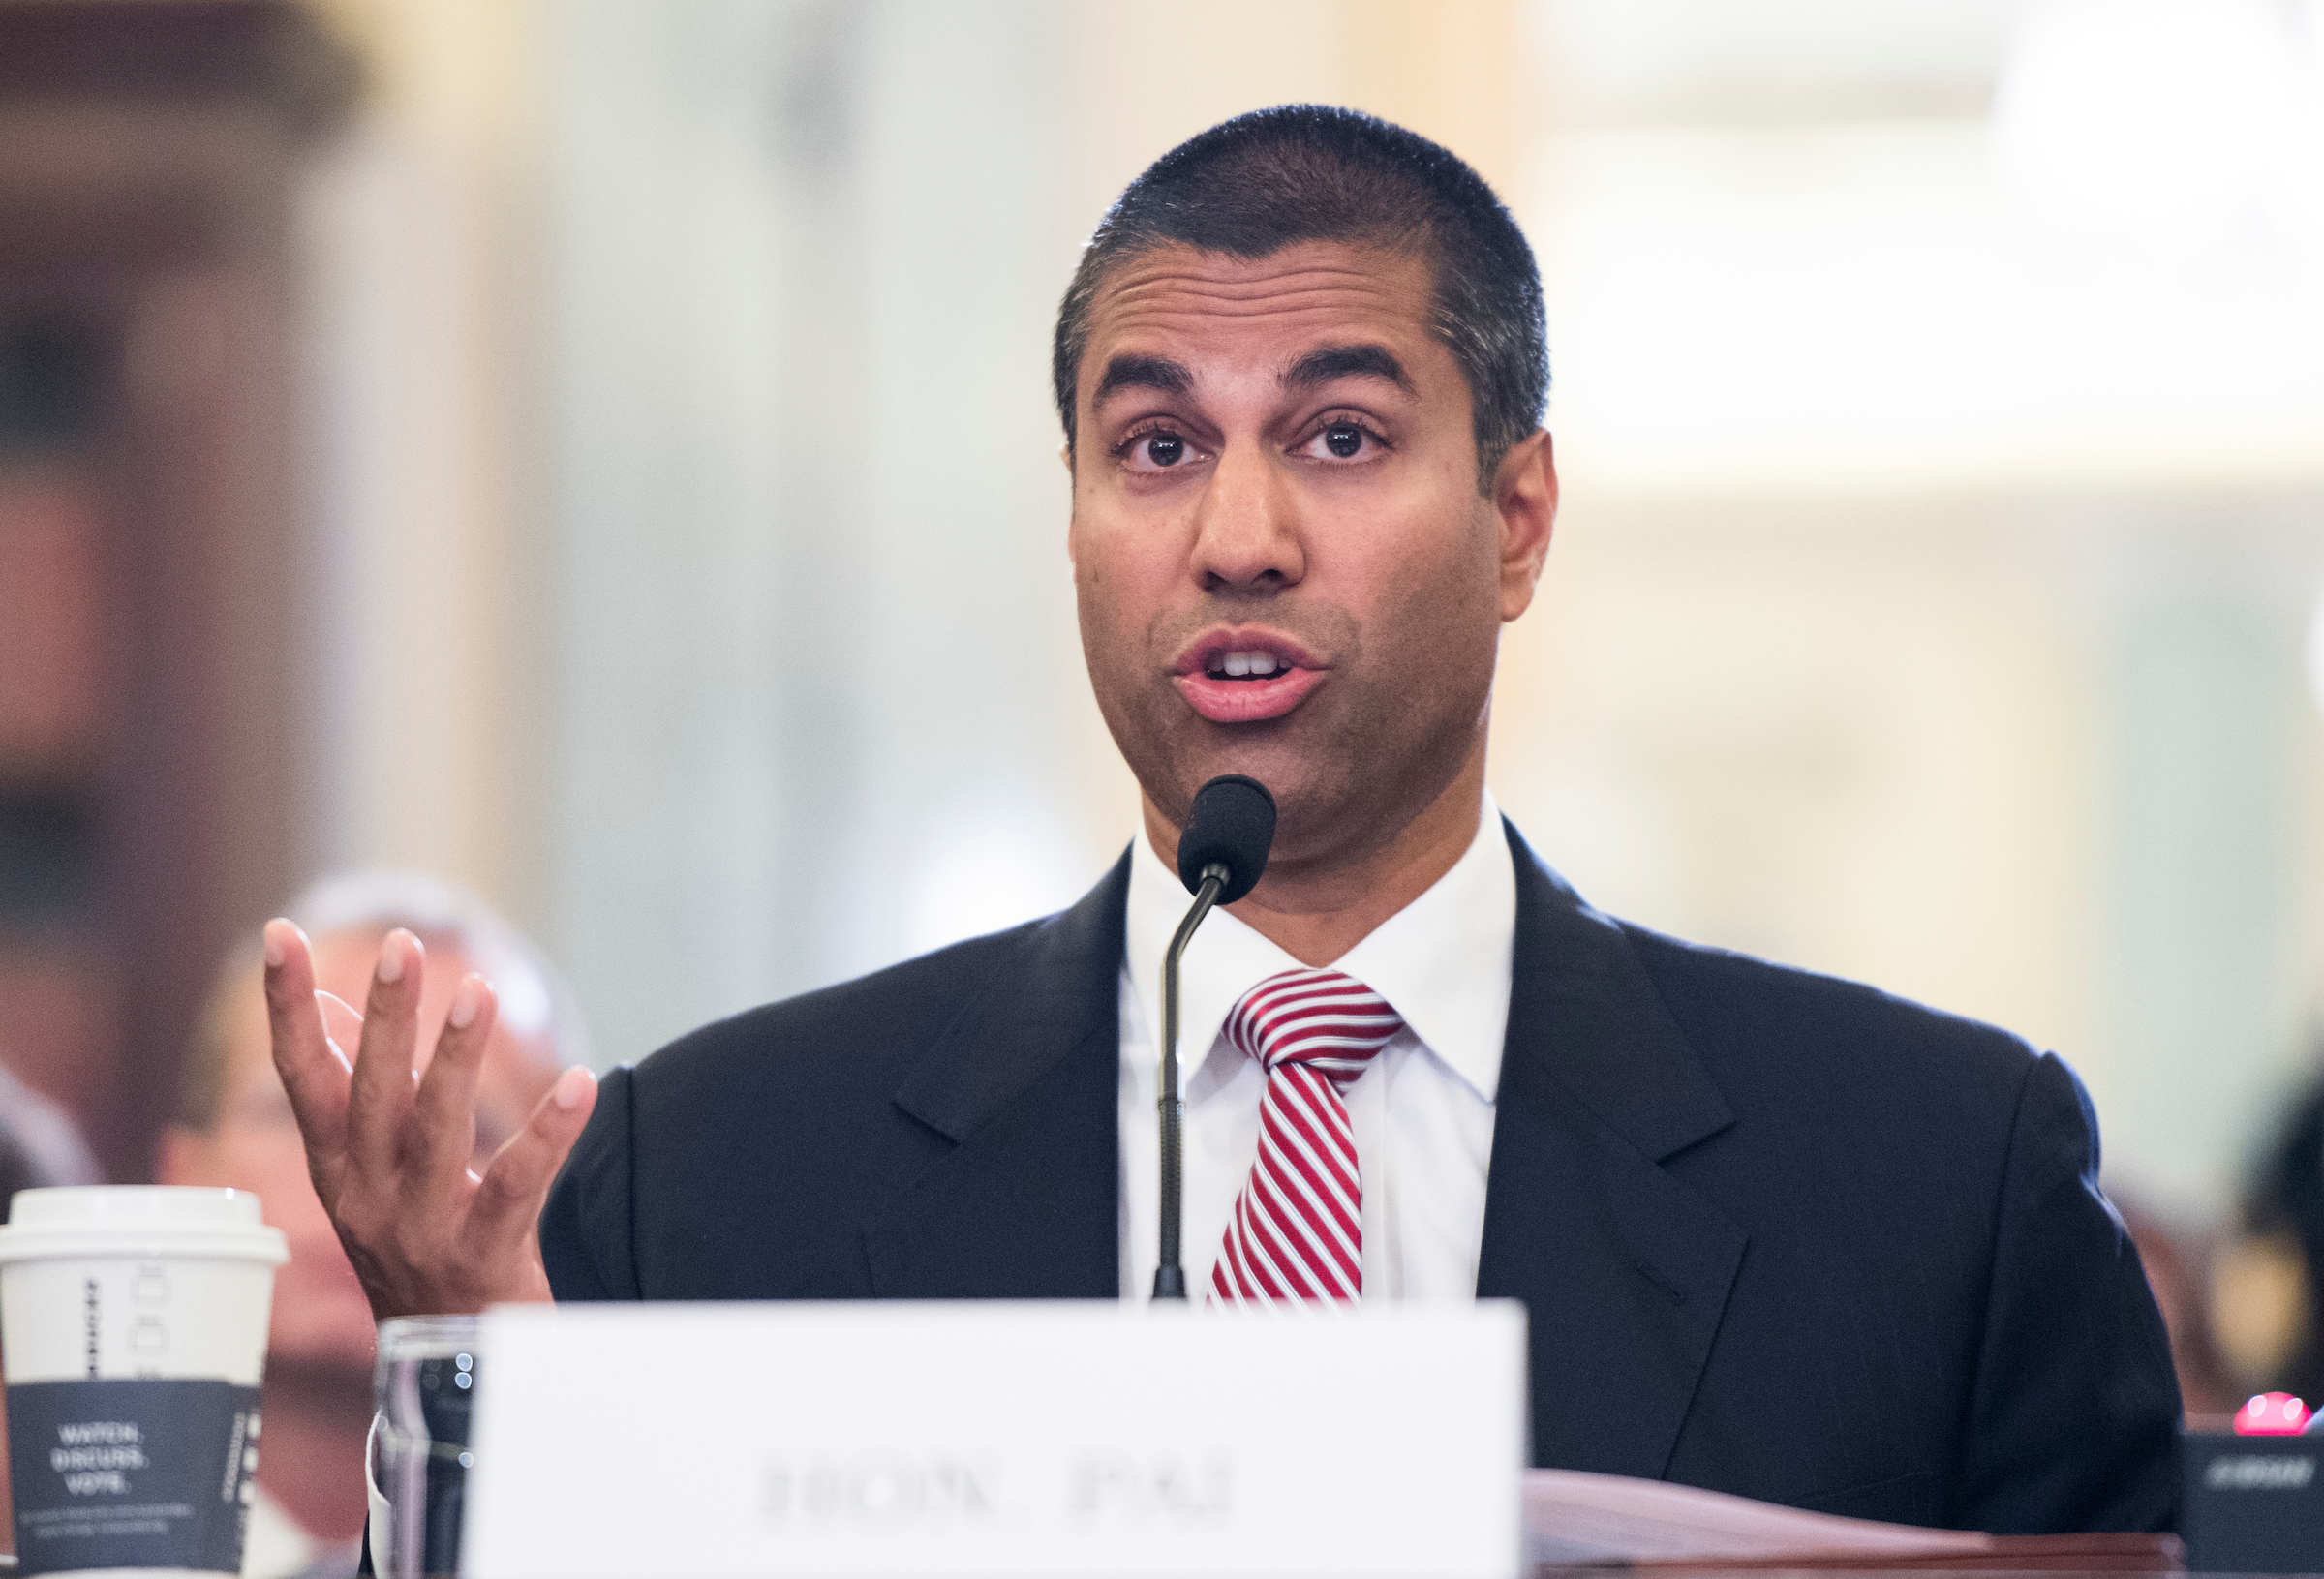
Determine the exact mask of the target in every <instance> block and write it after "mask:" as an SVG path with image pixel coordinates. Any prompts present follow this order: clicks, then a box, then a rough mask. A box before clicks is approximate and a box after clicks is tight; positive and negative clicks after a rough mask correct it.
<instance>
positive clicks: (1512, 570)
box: [1493, 428, 1557, 622]
mask: <svg viewBox="0 0 2324 1579" xmlns="http://www.w3.org/2000/svg"><path fill="white" fill-rule="evenodd" d="M1493 517H1494V519H1495V520H1496V521H1497V522H1498V523H1499V525H1500V528H1501V556H1500V558H1501V619H1502V621H1503V622H1508V621H1511V620H1514V619H1515V618H1516V617H1517V616H1518V615H1520V614H1523V613H1524V612H1525V610H1526V609H1527V607H1528V606H1530V605H1531V604H1532V602H1533V590H1534V587H1535V586H1536V585H1537V584H1538V583H1539V582H1540V581H1541V579H1542V564H1543V562H1544V561H1545V560H1547V559H1548V558H1549V535H1550V532H1551V531H1552V530H1553V529H1554V528H1555V527H1556V525H1557V461H1556V457H1555V455H1554V454H1553V453H1552V451H1551V448H1550V444H1549V433H1548V430H1547V429H1545V428H1536V429H1534V430H1533V432H1532V433H1530V434H1528V435H1527V436H1526V437H1525V438H1523V439H1521V440H1518V441H1517V442H1516V443H1515V444H1513V445H1512V446H1510V451H1509V453H1508V454H1507V455H1504V456H1502V457H1501V465H1500V466H1499V468H1497V469H1496V470H1495V471H1494V473H1493Z"/></svg>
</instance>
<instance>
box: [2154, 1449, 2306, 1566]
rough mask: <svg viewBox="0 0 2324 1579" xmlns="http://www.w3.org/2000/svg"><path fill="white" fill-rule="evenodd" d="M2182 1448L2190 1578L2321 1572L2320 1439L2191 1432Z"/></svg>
mask: <svg viewBox="0 0 2324 1579" xmlns="http://www.w3.org/2000/svg"><path fill="white" fill-rule="evenodd" d="M2185 1445H2186V1496H2185V1498H2184V1499H2183V1500H2182V1502H2181V1503H2180V1511H2179V1533H2180V1534H2181V1535H2182V1536H2184V1537H2185V1539H2186V1566H2187V1569H2188V1571H2189V1572H2192V1573H2315V1572H2318V1571H2320V1570H2324V1473H2320V1472H2324V1464H2319V1462H2318V1461H2319V1460H2324V1437H2309V1436H2299V1437H2289V1436H2287V1437H2230V1436H2217V1435H2208V1434H2207V1435H2201V1436H2197V1435H2194V1434H2191V1433H2190V1434H2189V1435H2188V1436H2187V1437H2186V1442H2185Z"/></svg>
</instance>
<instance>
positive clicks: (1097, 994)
mask: <svg viewBox="0 0 2324 1579" xmlns="http://www.w3.org/2000/svg"><path fill="white" fill-rule="evenodd" d="M1129 869H1130V868H1129V859H1128V857H1127V856H1124V857H1123V859H1122V860H1121V861H1120V862H1119V863H1117V864H1116V866H1115V868H1114V870H1113V871H1112V872H1111V873H1109V874H1108V875H1107V877H1106V879H1105V880H1104V881H1103V882H1101V883H1099V884H1098V886H1097V887H1096V888H1094V889H1092V890H1091V891H1090V892H1089V893H1088V895H1087V896H1085V897H1084V898H1083V899H1082V901H1081V902H1080V903H1079V904H1076V905H1075V906H1074V907H1073V908H1072V909H1070V910H1067V911H1065V912H1063V913H1062V914H1060V915H1057V916H1054V917H1052V918H1050V919H1049V920H1048V921H1045V922H1041V923H1038V924H1037V925H1035V926H1032V927H1029V928H1027V929H1026V930H1025V931H1024V934H1023V944H1022V947H1021V949H1020V950H1019V952H1018V953H1017V954H1016V955H1015V957H1013V958H1011V959H1010V960H1009V962H1008V963H1007V964H1006V965H1004V966H1003V967H1002V968H1000V969H998V970H996V971H994V974H993V976H992V979H991V980H990V981H989V982H988V983H986V985H985V987H984V988H983V989H982V990H981V991H979V992H978V993H976V994H975V995H974V996H973V997H972V998H971V999H970V1000H969V1002H968V1004H967V1005H966V1007H965V1008H963V1010H962V1012H961V1013H960V1015H959V1016H957V1017H955V1018H954V1020H953V1022H952V1023H951V1024H950V1025H949V1026H948V1027H946V1029H945V1030H944V1032H943V1033H942V1034H941V1035H940V1036H938V1037H937V1039H936V1041H935V1042H934V1043H933V1045H932V1046H931V1047H930V1048H929V1050H928V1053H927V1055H926V1056H925V1057H924V1058H922V1059H921V1060H920V1061H919V1062H918V1064H917V1065H916V1067H915V1068H914V1070H913V1073H912V1074H911V1076H910V1077H909V1078H907V1079H906V1080H905V1082H904V1084H903V1085H902V1087H901V1088H900V1089H899V1090H898V1091H897V1093H896V1105H897V1106H898V1107H899V1108H902V1110H903V1111H904V1112H906V1113H908V1114H909V1115H911V1117H913V1118H914V1119H916V1120H918V1121H919V1122H920V1123H922V1124H925V1125H927V1126H928V1127H929V1128H930V1129H932V1130H934V1131H935V1132H936V1133H937V1134H938V1135H940V1136H942V1137H943V1138H944V1139H947V1140H949V1141H951V1142H952V1147H951V1149H950V1150H949V1151H947V1152H945V1153H944V1154H943V1155H941V1156H940V1157H939V1158H938V1159H937V1160H936V1161H935V1163H934V1164H933V1166H932V1167H930V1168H929V1169H928V1170H927V1171H926V1172H925V1173H923V1174H922V1175H921V1176H920V1177H919V1178H918V1179H917V1180H915V1181H914V1182H913V1183H912V1184H911V1185H910V1186H908V1187H907V1188H906V1189H905V1190H904V1191H903V1192H902V1194H901V1195H900V1196H898V1197H897V1198H896V1199H893V1200H891V1201H889V1202H888V1203H887V1204H886V1205H884V1206H883V1207H882V1208H881V1209H880V1210H879V1211H878V1212H877V1213H875V1214H874V1215H873V1217H872V1218H871V1221H870V1222H868V1223H867V1224H866V1225H865V1227H864V1249H865V1254H866V1256H867V1258H868V1259H869V1260H870V1262H871V1283H872V1288H873V1290H874V1291H875V1292H876V1293H878V1294H879V1295H880V1296H881V1297H883V1298H919V1299H974V1298H1051V1299H1055V1298H1085V1299H1111V1298H1114V1297H1116V1295H1117V1294H1118V1292H1119V1291H1120V1277H1121V1273H1120V1250H1119V1233H1120V1226H1119V1207H1118V1205H1117V1204H1116V1199H1117V1197H1118V1194H1119V1189H1120V1162H1119V1144H1120V1142H1119V1135H1118V1119H1117V1107H1118V1103H1119V1081H1120V1073H1119V1071H1120V1029H1119V1026H1118V1023H1117V1011H1118V1004H1119V992H1118V982H1119V977H1120V970H1121V950H1122V916H1123V911H1124V908H1125V905H1126V903H1127V899H1128V895H1129Z"/></svg>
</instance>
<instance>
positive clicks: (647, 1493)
mask: <svg viewBox="0 0 2324 1579" xmlns="http://www.w3.org/2000/svg"><path fill="white" fill-rule="evenodd" d="M477 1382H478V1384H477V1388H476V1393H477V1398H476V1413H475V1434H474V1455H475V1458H474V1470H472V1471H471V1473H470V1480H469V1488H468V1510H469V1511H468V1526H467V1530H466V1533H465V1538H464V1541H463V1550H462V1558H463V1562H462V1567H463V1569H464V1571H465V1572H467V1573H468V1574H470V1575H472V1576H473V1579H655V1576H657V1575H668V1576H684V1579H721V1576H725V1575H744V1574H751V1575H758V1574H791V1575H801V1576H810V1575H830V1576H834V1579H838V1576H850V1579H852V1576H873V1575H876V1576H878V1579H913V1576H927V1579H956V1576H957V1579H967V1576H971V1575H975V1576H985V1575H991V1576H994V1579H998V1576H1002V1575H1009V1576H1015V1579H1042V1576H1050V1575H1055V1576H1059V1579H1062V1576H1066V1575H1072V1576H1074V1579H1133V1576H1139V1579H1143V1576H1152V1579H1186V1576H1189V1575H1194V1574H1202V1575H1207V1576H1216V1579H1232V1576H1242V1579H1294V1576H1306V1575H1314V1576H1317V1579H1323V1576H1327V1575H1329V1576H1330V1579H1366V1576H1376V1579H1414V1576H1416V1575H1422V1574H1425V1575H1429V1576H1431V1579H1469V1576H1474V1579H1512V1576H1514V1575H1515V1574H1516V1573H1517V1571H1518V1564H1519V1556H1520V1550H1521V1540H1520V1522H1521V1519H1522V1509H1521V1505H1520V1485H1521V1480H1522V1475H1523V1470H1524V1458H1525V1408H1526V1376H1525V1317H1524V1312H1523V1310H1522V1308H1521V1307H1519V1306H1517V1305H1515V1304H1512V1303H1506V1302H1490V1303H1485V1304H1479V1305H1386V1304H1384V1305H1379V1306H1374V1307H1370V1308H1366V1309H1361V1310H1355V1311H1347V1310H1336V1311H1317V1312H1299V1313H1286V1314H1271V1315H1240V1314H1235V1313H1230V1312H1219V1311H1210V1310H1205V1309H1203V1308H1201V1307H1199V1306H1198V1307H1195V1308H1192V1309H1185V1310H1173V1311H1159V1312H1157V1311H1148V1310H1146V1309H1141V1308H1138V1307H1132V1306H1123V1305H1117V1304H1111V1303H1107V1304H1095V1303H1092V1304H1059V1303H1046V1304H1033V1303H1026V1304H996V1303H963V1304H862V1305H856V1304H763V1305H701V1304H694V1305H596V1306H564V1307H548V1306H518V1307H508V1308H505V1309H502V1310H497V1311H495V1312H493V1313H492V1315H491V1317H490V1318H489V1319H488V1321H486V1324H485V1329H484V1334H483V1341H482V1344H481V1346H480V1352H479V1354H478V1364H477Z"/></svg>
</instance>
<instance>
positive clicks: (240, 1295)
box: [0, 1185, 290, 1579]
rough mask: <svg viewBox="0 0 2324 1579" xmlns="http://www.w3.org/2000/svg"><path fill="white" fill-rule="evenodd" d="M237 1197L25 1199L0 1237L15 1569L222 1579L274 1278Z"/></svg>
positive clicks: (238, 1552)
mask: <svg viewBox="0 0 2324 1579" xmlns="http://www.w3.org/2000/svg"><path fill="white" fill-rule="evenodd" d="M289 1257H290V1251H289V1248H288V1246H287V1245H286V1243H285V1241H284V1239H283V1235H282V1232H281V1230H277V1229H270V1228H267V1227H266V1226H265V1224H264V1222H263V1221H262V1220H261V1218H260V1207H259V1199H258V1197H256V1196H254V1195H251V1194H249V1193H247V1192H244V1191H237V1190H199V1189H181V1188H175V1187H168V1186H160V1185H102V1186H95V1187H90V1188H81V1189H63V1190H26V1191H23V1192H21V1193H19V1194H18V1195H17V1196H16V1198H15V1201H14V1202H13V1204H12V1207H11V1210H10V1214H9V1220H8V1223H7V1225H6V1226H5V1227H0V1356H5V1360H6V1366H7V1381H8V1446H9V1469H10V1474H9V1479H10V1483H11V1484H10V1489H11V1493H12V1495H13V1497H14V1500H15V1522H16V1564H17V1571H18V1573H19V1574H20V1575H22V1576H23V1579H31V1576H33V1575H36V1574H71V1573H90V1572H102V1573H111V1574H120V1573H122V1572H124V1571H128V1572H143V1573H156V1574H198V1573H238V1572H239V1571H240V1570H241V1566H242V1533H243V1529H244V1526H245V1525H246V1524H247V1522H248V1519H249V1505H250V1498H251V1495H252V1492H253V1489H254V1480H253V1476H254V1475H255V1473H256V1472H257V1470H258V1441H259V1382H260V1375H261V1373H262V1372H263V1370H264V1368H265V1362H266V1319H267V1310H268V1306H269V1304H270V1302H271V1300H272V1298H273V1294H274V1269H275V1268H276V1267H277V1266H279V1265H281V1264H282V1263H283V1262H284V1261H285V1260H288V1259H289Z"/></svg>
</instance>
